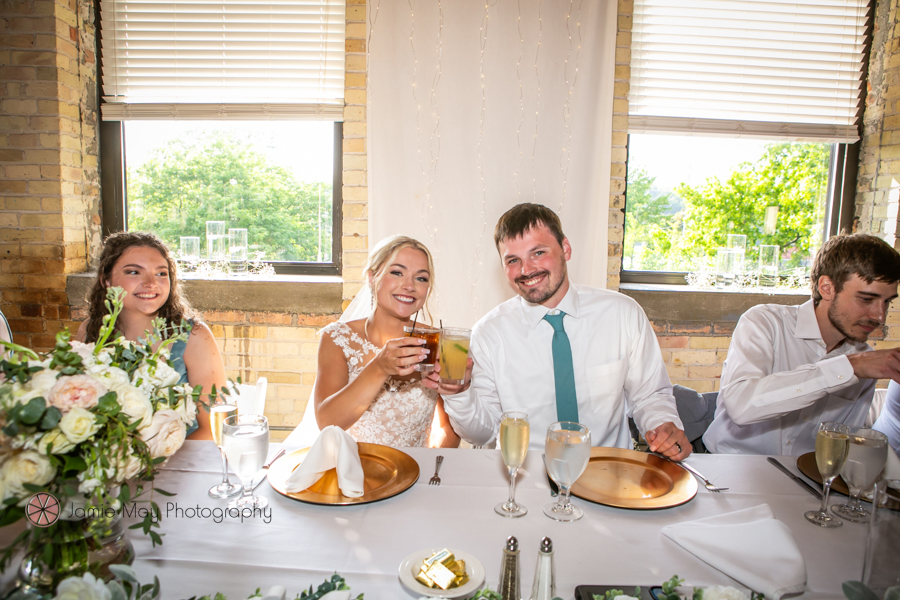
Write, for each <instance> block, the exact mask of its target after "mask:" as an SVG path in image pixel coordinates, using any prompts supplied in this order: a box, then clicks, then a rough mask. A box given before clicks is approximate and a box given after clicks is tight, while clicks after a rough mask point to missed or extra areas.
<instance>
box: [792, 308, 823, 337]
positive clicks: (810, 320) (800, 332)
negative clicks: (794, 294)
mask: <svg viewBox="0 0 900 600" xmlns="http://www.w3.org/2000/svg"><path fill="white" fill-rule="evenodd" d="M794 337H796V338H797V339H800V340H819V341H823V342H824V340H822V330H821V329H819V321H818V320H817V319H816V305H815V304H814V302H813V300H812V299H810V300H808V301H806V302H804V303H803V304H801V305H800V308H799V309H797V325H796V327H795V329H794Z"/></svg>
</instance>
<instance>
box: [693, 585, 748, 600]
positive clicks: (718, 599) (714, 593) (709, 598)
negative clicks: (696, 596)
mask: <svg viewBox="0 0 900 600" xmlns="http://www.w3.org/2000/svg"><path fill="white" fill-rule="evenodd" d="M703 600H749V598H748V597H747V594H745V593H743V592H741V591H740V590H736V589H734V588H733V587H728V586H724V585H713V586H710V587H708V588H704V589H703Z"/></svg>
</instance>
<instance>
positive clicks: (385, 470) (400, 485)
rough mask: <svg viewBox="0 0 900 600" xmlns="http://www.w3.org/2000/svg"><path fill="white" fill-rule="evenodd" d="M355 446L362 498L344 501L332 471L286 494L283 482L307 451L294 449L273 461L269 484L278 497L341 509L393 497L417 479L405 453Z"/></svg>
mask: <svg viewBox="0 0 900 600" xmlns="http://www.w3.org/2000/svg"><path fill="white" fill-rule="evenodd" d="M358 446H359V459H360V462H362V468H363V474H364V475H365V481H364V483H363V490H364V491H363V495H362V496H360V497H359V498H348V497H347V496H345V495H343V494H342V493H341V490H340V488H339V487H338V483H337V472H336V471H335V470H334V469H331V470H329V471H326V472H325V474H324V475H322V478H321V479H319V481H317V482H316V483H314V484H313V485H311V486H310V487H309V488H308V489H305V490H303V491H300V492H288V491H287V490H286V489H285V485H286V482H287V479H288V477H290V475H291V473H293V472H294V469H296V468H297V467H298V466H300V463H302V462H303V459H304V458H305V457H306V454H307V452H309V448H301V449H300V450H295V451H293V452H291V453H290V454H285V455H284V456H282V457H281V458H279V459H278V460H277V461H275V463H274V464H273V465H272V466H271V467H269V476H268V479H269V484H270V485H271V486H272V488H273V489H274V490H275V491H276V492H278V493H279V494H282V495H283V496H287V497H288V498H293V499H294V500H299V501H301V502H309V503H310V504H326V505H335V506H343V505H347V504H366V503H369V502H378V501H379V500H384V499H385V498H390V497H391V496H396V495H397V494H400V493H402V492H405V491H406V490H408V489H409V488H410V487H411V486H412V485H413V484H414V483H415V482H416V481H417V480H418V479H419V463H417V462H416V461H415V460H413V458H412V457H411V456H410V455H409V454H406V453H405V452H401V451H400V450H397V449H396V448H391V447H389V446H382V445H380V444H366V443H363V442H360V443H359V444H358Z"/></svg>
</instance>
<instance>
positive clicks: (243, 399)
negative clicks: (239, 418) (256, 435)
mask: <svg viewBox="0 0 900 600" xmlns="http://www.w3.org/2000/svg"><path fill="white" fill-rule="evenodd" d="M268 385H269V382H268V380H267V379H266V378H265V377H260V378H259V379H257V380H256V384H246V383H242V384H240V385H237V386H235V390H234V392H233V393H232V396H233V397H234V398H235V400H236V403H237V407H238V414H241V415H262V414H264V413H265V411H266V388H267V387H268Z"/></svg>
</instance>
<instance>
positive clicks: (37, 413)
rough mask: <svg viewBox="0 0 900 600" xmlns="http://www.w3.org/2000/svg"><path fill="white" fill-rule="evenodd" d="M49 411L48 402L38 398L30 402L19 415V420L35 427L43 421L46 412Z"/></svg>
mask: <svg viewBox="0 0 900 600" xmlns="http://www.w3.org/2000/svg"><path fill="white" fill-rule="evenodd" d="M45 410H47V401H46V400H44V399H43V398H41V397H40V396H38V397H37V398H32V399H31V400H29V401H28V404H26V405H25V406H23V407H22V410H21V412H20V413H19V420H20V421H22V422H23V423H25V424H26V425H34V424H35V423H37V422H38V421H40V420H41V417H42V416H43V415H44V411H45Z"/></svg>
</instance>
